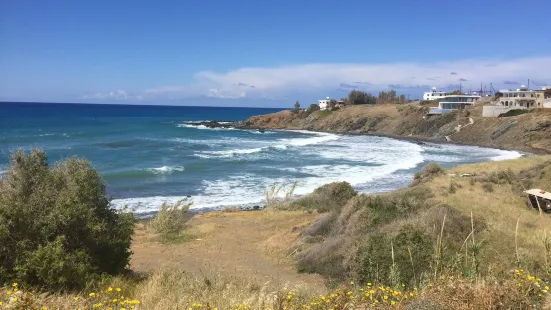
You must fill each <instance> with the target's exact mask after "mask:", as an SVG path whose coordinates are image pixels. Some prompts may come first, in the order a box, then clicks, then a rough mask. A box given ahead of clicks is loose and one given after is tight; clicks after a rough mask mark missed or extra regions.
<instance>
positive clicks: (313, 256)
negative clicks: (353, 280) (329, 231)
mask: <svg viewBox="0 0 551 310" xmlns="http://www.w3.org/2000/svg"><path fill="white" fill-rule="evenodd" d="M343 243H344V240H342V239H340V238H333V239H330V240H328V241H326V242H323V243H318V244H315V245H314V246H313V247H312V248H311V249H310V250H309V251H308V252H306V254H305V255H304V256H303V257H301V258H300V259H299V261H298V263H297V270H298V272H301V273H302V272H303V273H317V274H320V275H323V276H326V277H328V278H329V280H337V282H338V281H339V280H344V279H346V278H348V274H347V271H346V267H345V265H344V255H343V254H342V252H341V251H342V249H343Z"/></svg>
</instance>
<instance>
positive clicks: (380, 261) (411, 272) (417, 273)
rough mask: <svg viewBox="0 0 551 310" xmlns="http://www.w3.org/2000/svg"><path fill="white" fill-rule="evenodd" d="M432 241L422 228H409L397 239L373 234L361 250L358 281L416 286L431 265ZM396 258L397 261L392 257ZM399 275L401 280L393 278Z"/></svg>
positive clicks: (403, 228) (400, 232)
mask: <svg viewBox="0 0 551 310" xmlns="http://www.w3.org/2000/svg"><path fill="white" fill-rule="evenodd" d="M433 253H434V250H433V241H432V238H431V236H430V234H428V233H426V232H425V231H424V230H423V228H421V227H419V226H414V225H406V226H404V227H402V228H401V229H400V231H399V232H398V234H397V235H396V236H395V237H390V236H389V235H388V234H376V235H372V236H370V237H369V238H368V239H367V242H365V241H364V244H363V245H361V246H360V247H359V248H358V251H357V253H356V260H357V263H358V267H357V268H358V270H357V273H358V275H357V276H358V279H359V280H360V281H361V282H362V283H365V282H383V283H391V282H395V283H400V282H401V283H407V284H409V285H410V286H414V285H417V284H418V283H419V281H420V277H421V275H423V274H425V273H426V272H427V271H428V269H427V268H429V266H430V263H431V259H432V254H433ZM393 256H394V258H393ZM395 275H399V279H391V278H394V276H395Z"/></svg>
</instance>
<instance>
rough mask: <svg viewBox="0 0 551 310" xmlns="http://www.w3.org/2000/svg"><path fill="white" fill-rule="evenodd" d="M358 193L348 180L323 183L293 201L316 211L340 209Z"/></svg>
mask: <svg viewBox="0 0 551 310" xmlns="http://www.w3.org/2000/svg"><path fill="white" fill-rule="evenodd" d="M357 194H358V193H357V192H356V191H355V190H354V188H352V186H351V185H350V183H348V182H334V183H330V184H326V185H323V186H321V187H319V188H317V189H316V190H314V192H313V193H312V194H310V195H308V196H306V197H304V198H302V199H299V200H297V201H295V204H296V205H299V206H302V207H304V208H307V209H316V210H317V211H318V212H328V211H331V210H340V209H341V208H342V207H343V206H344V205H345V204H346V202H347V201H348V200H349V199H350V198H352V197H354V196H356V195H357Z"/></svg>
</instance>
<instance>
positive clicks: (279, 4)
mask: <svg viewBox="0 0 551 310" xmlns="http://www.w3.org/2000/svg"><path fill="white" fill-rule="evenodd" d="M550 11H551V1H549V0H524V1H517V0H508V1H495V0H478V1H475V0H458V1H436V0H418V1H411V0H387V1H365V0H340V1H334V0H316V1H314V0H300V1H299V0H279V1H258V0H256V1H253V0H232V1H228V0H203V1H193V0H189V1H182V0H158V1H145V0H132V1H130V0H109V1H107V0H91V1H89V0H79V1H74V0H63V1H62V0H49V1H43V0H0V101H34V102H72V103H79V102H80V103H118V104H165V105H211V106H255V107H286V106H292V105H293V104H294V103H295V101H296V100H299V101H300V102H301V103H302V104H303V105H308V104H310V103H314V102H316V100H317V99H322V98H324V97H334V98H341V97H346V95H347V93H348V92H349V91H350V90H351V89H360V90H364V91H369V92H372V93H375V94H376V93H378V92H379V91H388V90H391V89H394V90H396V92H397V93H399V94H406V95H409V96H410V98H419V97H421V96H422V93H423V91H428V90H429V89H430V88H431V87H437V88H439V89H442V90H454V89H456V88H458V87H459V84H461V86H462V88H463V89H473V90H474V89H480V85H481V83H482V84H483V87H484V86H486V87H487V88H488V89H489V88H490V83H491V84H492V85H493V87H494V88H495V89H502V88H518V87H519V86H520V84H527V80H528V79H530V81H531V84H530V86H531V87H532V88H535V87H539V86H543V85H551V32H550V31H549V30H550V29H551V18H549V12H550Z"/></svg>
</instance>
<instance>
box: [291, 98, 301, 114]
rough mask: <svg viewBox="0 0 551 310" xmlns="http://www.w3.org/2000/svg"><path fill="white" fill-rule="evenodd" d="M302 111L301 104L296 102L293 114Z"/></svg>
mask: <svg viewBox="0 0 551 310" xmlns="http://www.w3.org/2000/svg"><path fill="white" fill-rule="evenodd" d="M299 110H300V102H298V100H297V102H295V105H294V106H293V112H295V113H296V112H298V111H299Z"/></svg>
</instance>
